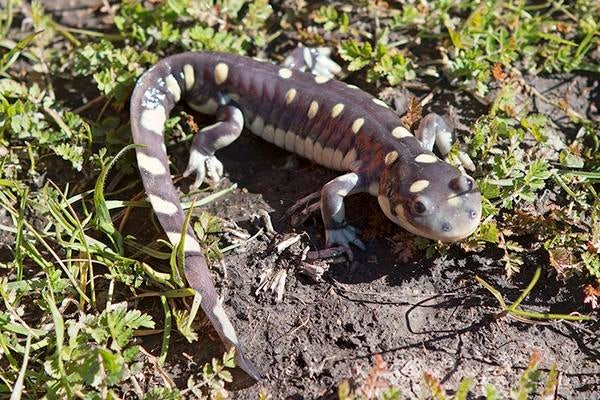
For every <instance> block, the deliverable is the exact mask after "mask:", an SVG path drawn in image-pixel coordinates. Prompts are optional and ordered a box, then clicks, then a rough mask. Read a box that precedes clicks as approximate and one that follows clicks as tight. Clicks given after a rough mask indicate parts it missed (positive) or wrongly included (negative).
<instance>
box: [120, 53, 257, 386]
mask: <svg viewBox="0 0 600 400" xmlns="http://www.w3.org/2000/svg"><path fill="white" fill-rule="evenodd" d="M211 57H212V58H215V60H212V59H211ZM217 59H218V54H213V53H211V54H209V53H183V54H179V55H175V56H171V57H169V58H166V59H164V60H162V61H160V62H159V63H158V64H156V65H155V66H154V67H152V68H151V69H149V70H148V71H147V72H146V73H144V75H142V77H141V78H140V79H139V81H138V83H137V85H136V87H135V90H134V91H133V95H132V97H131V109H130V113H131V131H132V135H133V140H134V142H135V143H136V144H139V145H142V146H140V147H138V148H137V150H136V155H137V162H138V167H139V169H140V174H141V176H142V181H143V183H144V188H145V189H146V193H147V195H148V199H149V200H150V203H151V204H152V208H153V209H154V212H155V213H156V215H157V216H158V220H159V222H160V224H161V226H162V227H163V229H164V230H165V232H166V234H167V237H168V238H169V241H170V242H171V243H172V244H173V245H177V244H178V243H179V242H180V240H181V239H182V238H181V232H182V229H183V226H184V220H185V215H184V212H183V210H182V208H181V203H180V201H179V198H178V196H177V191H176V190H175V186H174V184H173V180H172V179H171V175H170V173H169V166H168V165H169V164H168V159H167V153H166V148H165V145H164V137H163V131H164V125H165V121H166V119H167V117H168V115H169V112H170V111H171V110H172V109H173V107H174V106H175V104H176V103H177V102H178V101H179V100H180V99H182V98H183V97H184V95H185V94H186V93H189V92H191V91H194V90H199V88H201V87H202V82H201V80H200V79H197V78H200V77H202V76H203V73H202V72H203V71H202V70H201V68H203V66H204V64H205V63H208V64H212V63H213V62H214V63H216V61H217ZM206 67H208V65H206ZM184 251H185V267H184V271H185V276H186V279H187V281H188V283H189V284H190V286H191V287H192V288H193V289H194V290H196V291H197V292H198V293H199V294H200V296H201V303H200V304H201V306H202V309H203V311H204V313H205V314H206V316H207V317H208V319H209V320H210V322H211V323H212V325H213V326H214V328H215V330H216V331H217V333H218V334H219V337H220V338H221V340H222V341H223V343H225V345H226V346H227V347H228V348H231V347H234V348H235V350H236V361H237V365H238V366H239V367H240V368H241V369H242V370H244V371H245V372H246V373H247V374H248V375H249V376H250V377H252V378H253V379H255V380H259V379H260V375H259V374H258V372H257V371H256V369H255V368H254V366H253V365H252V363H251V362H250V361H249V360H247V359H246V358H245V356H244V353H243V351H242V348H241V345H240V343H239V341H238V337H237V334H236V332H235V330H234V328H233V325H232V324H231V322H230V320H229V318H228V317H227V315H226V314H225V310H224V309H223V305H222V304H221V301H220V300H219V297H218V295H217V292H216V290H215V287H214V285H213V282H212V279H211V276H210V272H209V270H208V267H207V264H206V259H205V258H204V255H203V253H202V249H201V248H200V245H199V244H198V240H197V238H196V235H195V234H194V232H193V231H192V229H191V228H188V230H187V233H186V234H185V240H184Z"/></svg>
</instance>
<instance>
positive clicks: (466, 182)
mask: <svg viewBox="0 0 600 400" xmlns="http://www.w3.org/2000/svg"><path fill="white" fill-rule="evenodd" d="M450 188H451V189H452V190H454V191H455V192H458V193H464V192H468V191H470V190H472V189H473V180H472V179H471V178H469V177H467V176H465V175H461V176H458V177H456V178H454V179H452V180H451V181H450Z"/></svg>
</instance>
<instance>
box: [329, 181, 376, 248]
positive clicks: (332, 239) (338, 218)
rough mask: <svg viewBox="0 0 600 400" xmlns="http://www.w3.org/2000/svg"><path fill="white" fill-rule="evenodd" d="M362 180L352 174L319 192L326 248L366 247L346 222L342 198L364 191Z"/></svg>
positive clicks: (355, 231)
mask: <svg viewBox="0 0 600 400" xmlns="http://www.w3.org/2000/svg"><path fill="white" fill-rule="evenodd" d="M363 183H364V178H362V177H361V176H360V175H359V174H356V173H354V172H352V173H349V174H346V175H342V176H339V177H337V178H335V179H334V180H332V181H330V182H328V183H327V184H326V185H325V186H323V189H322V190H321V215H322V216H323V223H324V225H325V236H326V242H327V247H333V246H336V245H339V246H349V245H350V244H354V245H355V246H356V247H358V248H360V249H361V250H365V249H366V246H365V245H364V243H363V242H362V241H361V240H360V239H359V237H358V234H359V232H358V230H357V229H356V228H354V227H352V226H350V225H348V223H347V222H346V217H345V208H344V197H346V196H347V195H349V194H353V193H358V192H362V191H364V184H363Z"/></svg>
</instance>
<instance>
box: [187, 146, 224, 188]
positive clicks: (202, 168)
mask: <svg viewBox="0 0 600 400" xmlns="http://www.w3.org/2000/svg"><path fill="white" fill-rule="evenodd" d="M192 174H195V175H196V180H195V181H194V183H193V184H192V185H190V191H194V190H198V188H199V187H200V186H201V185H202V182H204V180H205V178H208V180H209V181H210V182H212V183H217V182H219V181H220V180H221V178H222V177H223V164H222V163H221V161H219V160H218V159H217V157H215V156H207V155H205V154H202V153H200V152H198V151H195V150H192V152H191V154H190V161H189V162H188V166H187V168H186V169H185V171H184V172H183V176H184V177H186V178H187V177H188V176H190V175H192Z"/></svg>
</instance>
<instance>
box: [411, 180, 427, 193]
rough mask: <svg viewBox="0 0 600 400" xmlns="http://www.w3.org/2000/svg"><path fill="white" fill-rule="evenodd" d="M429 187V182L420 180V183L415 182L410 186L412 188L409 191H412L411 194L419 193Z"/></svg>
mask: <svg viewBox="0 0 600 400" xmlns="http://www.w3.org/2000/svg"><path fill="white" fill-rule="evenodd" d="M428 186H429V181H427V180H425V179H420V180H418V181H415V182H413V184H412V185H410V188H409V189H408V190H410V192H411V193H419V192H422V191H423V190H425V189H426V188H427V187H428Z"/></svg>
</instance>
